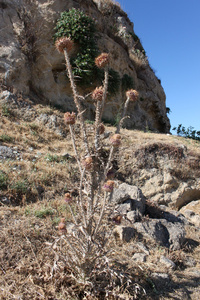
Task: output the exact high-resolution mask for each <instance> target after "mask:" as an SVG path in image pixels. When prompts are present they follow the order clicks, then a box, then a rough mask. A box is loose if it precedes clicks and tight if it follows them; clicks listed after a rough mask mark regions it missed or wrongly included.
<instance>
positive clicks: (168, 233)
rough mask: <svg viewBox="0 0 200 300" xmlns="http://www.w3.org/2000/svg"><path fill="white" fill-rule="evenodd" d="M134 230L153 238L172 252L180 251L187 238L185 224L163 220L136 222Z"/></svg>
mask: <svg viewBox="0 0 200 300" xmlns="http://www.w3.org/2000/svg"><path fill="white" fill-rule="evenodd" d="M134 228H135V229H136V230H137V232H139V233H141V234H142V235H144V236H147V237H149V238H153V239H154V240H155V241H156V242H159V243H160V244H161V245H162V246H165V247H168V248H170V249H171V250H178V249H180V248H181V246H182V242H183V239H184V237H185V229H184V225H183V224H181V223H171V222H168V221H167V220H163V219H160V220H158V219H149V220H147V221H146V222H136V223H134Z"/></svg>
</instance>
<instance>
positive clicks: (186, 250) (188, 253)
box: [0, 87, 200, 300]
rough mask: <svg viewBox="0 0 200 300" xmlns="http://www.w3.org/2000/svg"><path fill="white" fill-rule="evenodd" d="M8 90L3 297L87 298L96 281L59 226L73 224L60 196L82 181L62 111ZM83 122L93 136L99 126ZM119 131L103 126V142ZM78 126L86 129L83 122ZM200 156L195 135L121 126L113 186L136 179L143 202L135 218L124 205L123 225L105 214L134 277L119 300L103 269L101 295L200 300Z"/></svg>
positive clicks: (0, 224) (3, 148)
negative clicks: (69, 261) (77, 274)
mask: <svg viewBox="0 0 200 300" xmlns="http://www.w3.org/2000/svg"><path fill="white" fill-rule="evenodd" d="M1 95H2V96H1V102H0V105H1V110H0V116H1V124H0V243H1V248H0V264H1V268H0V290H1V297H0V298H1V299H6V300H7V299H16V298H20V299H49V300H50V299H90V298H88V297H89V296H88V297H87V296H86V294H85V293H86V291H88V290H89V288H90V287H89V286H82V285H81V284H80V285H79V286H77V285H74V282H73V279H72V278H71V277H70V273H69V270H68V269H67V267H66V260H65V251H66V248H65V247H66V245H65V244H63V243H62V242H61V241H60V235H59V233H58V228H57V226H58V223H59V221H60V218H61V217H65V218H66V220H67V223H68V224H69V228H70V224H71V219H70V214H69V210H68V209H67V207H66V205H65V203H64V202H63V195H64V193H65V192H67V191H70V192H71V193H73V194H74V195H75V196H76V195H77V191H78V179H79V174H78V171H77V164H76V162H75V159H74V154H73V148H72V143H71V140H70V138H69V131H68V129H67V128H66V126H65V125H64V122H63V112H61V111H59V110H56V109H55V108H53V107H51V106H48V105H47V106H45V105H41V104H35V103H34V102H32V101H31V100H30V99H29V98H28V97H24V96H22V95H21V94H17V93H16V94H13V93H12V92H10V91H8V90H6V87H5V88H4V90H2V93H1ZM86 124H87V128H88V130H89V132H91V134H92V125H93V124H91V122H89V121H87V122H86ZM114 131H115V128H114V127H112V126H110V125H109V124H106V133H105V135H104V140H105V146H106V143H107V139H108V136H109V135H110V134H111V132H114ZM75 132H76V135H77V137H79V124H76V125H75ZM78 145H79V147H81V140H80V137H79V138H78ZM199 163H200V148H199V142H197V141H193V140H189V139H184V138H180V137H177V136H171V135H166V134H155V133H151V132H143V131H137V130H126V129H123V130H122V146H121V147H120V150H119V152H118V153H117V154H116V157H115V160H114V161H113V166H114V169H113V172H114V173H115V176H116V182H117V185H116V189H118V188H119V187H120V185H121V184H122V183H123V184H128V185H131V186H132V185H136V186H137V187H138V188H140V189H141V191H142V193H143V195H144V199H145V204H144V205H145V210H144V212H143V213H142V215H140V216H139V215H138V216H137V215H134V214H133V212H132V211H131V210H129V208H127V211H125V212H124V211H123V213H122V215H123V218H122V222H121V224H111V223H109V222H110V221H109V220H108V224H109V226H111V228H113V230H114V232H115V234H114V236H112V237H110V242H109V247H110V249H112V252H111V254H110V255H111V256H110V258H109V259H110V260H111V261H112V267H113V270H114V271H115V272H116V273H118V274H122V276H125V277H124V278H126V276H127V278H129V279H130V280H131V282H130V284H129V286H127V288H126V289H125V290H124V289H123V286H120V287H119V289H118V293H117V295H116V297H115V298H114V296H113V294H112V295H110V296H109V293H111V291H112V288H111V286H109V287H108V286H107V283H106V282H105V281H104V279H103V278H104V277H105V278H107V277H106V275H105V276H102V277H101V279H100V281H99V282H100V283H101V284H102V285H101V286H100V287H99V283H98V280H97V283H98V285H97V286H98V287H99V289H100V290H101V292H99V296H98V295H97V294H96V296H97V298H96V299H174V298H176V299H193V300H197V299H199V293H200V286H199V282H200V281H199V279H200V260H199V254H200V211H199V206H200V165H199ZM122 205H127V203H126V204H125V203H124V204H122ZM188 205H190V206H189V207H188ZM124 207H125V206H123V207H121V209H122V210H124ZM126 207H127V206H126ZM180 211H182V213H180ZM131 216H132V219H131ZM127 228H128V229H127ZM69 230H70V229H69ZM58 241H60V242H58ZM120 276H121V275H120ZM118 284H119V283H118ZM93 288H94V286H93ZM106 292H107V293H108V297H107V296H105V293H106ZM69 295H71V296H69ZM100 295H101V296H100ZM84 297H85V298H84ZM106 297H107V298H106ZM109 297H110V298H109ZM133 297H135V298H133ZM93 299H94V298H93Z"/></svg>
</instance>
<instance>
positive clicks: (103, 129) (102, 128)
mask: <svg viewBox="0 0 200 300" xmlns="http://www.w3.org/2000/svg"><path fill="white" fill-rule="evenodd" d="M98 129H99V134H103V133H104V132H105V126H104V125H103V123H101V124H100V125H99V127H98Z"/></svg>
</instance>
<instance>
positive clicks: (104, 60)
mask: <svg viewBox="0 0 200 300" xmlns="http://www.w3.org/2000/svg"><path fill="white" fill-rule="evenodd" d="M108 63H109V54H108V53H101V54H100V55H99V56H98V57H97V58H96V59H95V64H96V66H97V67H98V68H100V69H101V68H104V67H105V66H106V65H107V64H108Z"/></svg>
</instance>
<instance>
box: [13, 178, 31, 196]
mask: <svg viewBox="0 0 200 300" xmlns="http://www.w3.org/2000/svg"><path fill="white" fill-rule="evenodd" d="M28 187H29V184H28V181H27V180H19V181H16V182H14V183H13V184H12V185H11V187H10V188H11V190H12V191H13V192H15V193H17V194H20V195H25V194H26V193H27V192H28Z"/></svg>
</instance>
